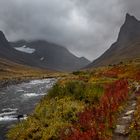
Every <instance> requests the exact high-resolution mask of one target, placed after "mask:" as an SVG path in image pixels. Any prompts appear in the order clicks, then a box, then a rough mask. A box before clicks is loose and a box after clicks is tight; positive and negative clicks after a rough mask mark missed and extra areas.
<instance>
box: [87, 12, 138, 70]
mask: <svg viewBox="0 0 140 140" xmlns="http://www.w3.org/2000/svg"><path fill="white" fill-rule="evenodd" d="M134 58H140V21H138V20H137V19H136V18H135V17H134V16H131V15H130V14H126V19H125V22H124V24H123V25H122V27H121V29H120V32H119V35H118V39H117V41H116V42H115V43H114V44H112V45H111V47H110V48H109V49H108V50H107V51H106V52H105V53H104V54H103V55H101V56H100V57H99V58H98V59H96V60H95V61H93V62H92V63H91V64H89V65H88V66H87V67H88V68H91V67H98V66H105V65H109V64H116V63H118V62H120V61H123V60H129V59H134Z"/></svg>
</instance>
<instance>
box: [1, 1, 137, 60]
mask: <svg viewBox="0 0 140 140" xmlns="http://www.w3.org/2000/svg"><path fill="white" fill-rule="evenodd" d="M139 4H140V2H139V0H133V1H132V0H106V1H104V0H0V29H1V30H3V31H4V32H5V34H6V35H7V37H8V39H9V40H18V39H46V40H48V41H52V42H55V43H59V44H61V45H63V46H67V48H68V49H69V50H71V51H73V52H74V53H75V54H77V55H79V56H82V55H83V56H86V57H87V58H89V59H91V60H93V59H95V58H96V57H98V56H99V55H101V54H102V53H103V52H104V51H105V50H106V49H107V48H108V47H109V46H110V45H111V44H112V43H113V42H114V41H115V40H116V38H117V34H118V32H119V28H120V26H121V25H122V24H123V22H124V18H125V14H126V12H130V13H132V14H135V15H136V16H138V17H140V15H139V13H140V10H139Z"/></svg>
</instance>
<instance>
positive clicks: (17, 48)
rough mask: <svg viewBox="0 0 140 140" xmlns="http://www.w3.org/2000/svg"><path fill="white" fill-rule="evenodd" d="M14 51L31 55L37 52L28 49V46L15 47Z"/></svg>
mask: <svg viewBox="0 0 140 140" xmlns="http://www.w3.org/2000/svg"><path fill="white" fill-rule="evenodd" d="M14 49H15V50H17V51H20V52H25V53H29V54H32V53H34V52H35V49H33V48H29V47H26V45H24V46H22V47H15V48H14Z"/></svg>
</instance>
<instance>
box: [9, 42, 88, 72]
mask: <svg viewBox="0 0 140 140" xmlns="http://www.w3.org/2000/svg"><path fill="white" fill-rule="evenodd" d="M11 46H12V47H13V48H15V49H16V50H18V51H20V52H25V53H28V55H30V57H32V58H34V60H37V61H39V63H40V64H41V66H43V67H45V68H49V69H54V70H59V71H72V70H77V69H80V68H82V67H83V66H86V65H87V64H88V63H89V61H88V60H87V59H85V58H83V57H82V58H79V57H76V56H75V55H73V54H72V53H71V52H69V51H68V50H67V49H66V48H64V47H62V46H59V45H56V44H54V43H50V42H47V41H44V40H35V41H30V42H27V41H24V40H21V41H18V42H13V43H11Z"/></svg>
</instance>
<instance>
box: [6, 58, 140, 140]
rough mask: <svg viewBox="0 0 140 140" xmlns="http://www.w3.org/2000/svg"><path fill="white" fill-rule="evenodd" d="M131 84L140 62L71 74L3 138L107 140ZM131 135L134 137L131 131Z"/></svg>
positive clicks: (139, 75)
mask: <svg viewBox="0 0 140 140" xmlns="http://www.w3.org/2000/svg"><path fill="white" fill-rule="evenodd" d="M134 81H137V82H139V83H140V60H134V61H128V62H121V63H120V64H117V65H113V66H108V67H101V68H98V69H90V70H85V71H76V72H73V73H72V74H70V75H69V76H68V77H66V78H63V79H61V80H59V81H58V83H57V84H56V85H55V86H54V87H53V88H52V89H51V90H50V91H49V93H48V95H46V96H45V97H44V98H43V99H42V100H41V101H40V103H39V104H38V105H37V106H36V108H35V111H34V112H33V113H32V114H31V115H30V116H29V117H28V118H27V120H24V121H22V122H20V123H18V124H17V125H15V126H14V127H13V128H12V129H11V130H10V131H9V132H8V134H7V137H8V139H9V140H59V139H60V140H91V139H95V140H110V139H112V132H113V130H114V128H115V124H116V120H117V117H118V115H119V113H120V112H121V111H122V110H123V108H124V107H125V105H126V102H127V99H128V98H129V96H130V95H131V94H132V93H133V92H132V91H133V90H134V88H135V87H134V85H133V84H132V83H133V82H134ZM138 111H139V110H138ZM137 114H138V113H137ZM138 116H139V114H138ZM137 118H138V117H137V116H136V119H137ZM138 121H139V118H138ZM131 132H132V138H134V136H133V135H135V134H134V129H132V131H131ZM138 132H139V131H138ZM138 132H137V134H139V133H138ZM136 137H137V136H136Z"/></svg>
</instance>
